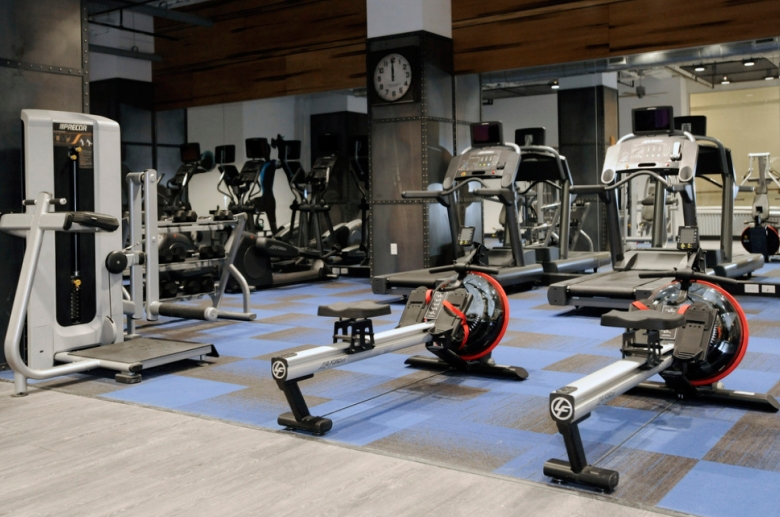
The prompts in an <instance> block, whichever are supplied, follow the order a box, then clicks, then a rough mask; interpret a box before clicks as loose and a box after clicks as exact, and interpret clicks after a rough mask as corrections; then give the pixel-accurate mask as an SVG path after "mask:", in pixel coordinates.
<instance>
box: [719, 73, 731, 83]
mask: <svg viewBox="0 0 780 517" xmlns="http://www.w3.org/2000/svg"><path fill="white" fill-rule="evenodd" d="M729 83H731V81H729V78H728V76H726V75H724V76H723V80H722V81H721V82H720V84H729Z"/></svg>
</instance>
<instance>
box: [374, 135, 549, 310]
mask: <svg viewBox="0 0 780 517" xmlns="http://www.w3.org/2000/svg"><path fill="white" fill-rule="evenodd" d="M470 129H471V147H469V148H467V149H465V150H464V151H463V152H462V153H461V154H460V155H459V156H457V157H454V158H453V159H452V161H450V164H449V167H448V168H447V174H446V175H445V177H444V181H443V182H442V189H441V190H420V191H406V192H403V193H402V197H403V198H405V199H411V198H416V199H425V198H428V199H436V200H437V201H438V202H439V203H441V204H442V205H443V206H444V207H446V209H447V217H448V220H449V228H450V237H451V239H452V244H453V247H454V251H455V256H456V257H459V258H458V259H457V260H456V261H455V262H456V263H460V262H462V261H463V260H465V257H466V253H465V252H464V248H466V247H470V246H471V245H472V242H471V241H472V239H471V238H470V237H471V236H473V233H474V230H475V229H474V228H473V227H469V226H463V227H461V226H462V225H461V224H460V220H459V216H458V204H457V200H456V194H458V193H459V191H461V190H464V189H468V186H469V185H471V184H472V183H478V184H480V185H481V188H477V189H475V190H473V191H471V192H468V195H472V196H476V197H481V198H485V199H487V198H493V199H497V200H499V201H500V202H501V203H502V204H503V205H504V206H505V207H506V218H507V234H508V239H506V241H508V242H507V243H506V244H508V245H506V244H505V245H504V246H503V247H496V248H490V249H487V248H486V249H485V251H484V253H483V256H482V257H481V259H480V263H481V265H484V266H488V267H491V268H495V269H497V270H498V272H497V273H495V274H491V276H492V277H493V278H495V279H496V280H497V281H498V282H499V283H500V284H501V286H502V287H504V288H519V287H520V286H530V285H533V284H536V283H538V282H539V281H541V280H542V277H543V275H544V267H543V266H542V265H541V264H537V263H536V252H534V251H531V250H524V249H523V242H522V239H521V237H520V227H519V225H518V222H517V206H518V205H517V200H518V193H517V189H516V182H517V181H518V179H517V174H518V171H519V169H520V163H521V160H522V159H523V158H522V155H521V153H520V148H519V147H518V146H517V145H516V144H513V143H504V142H503V128H502V126H501V122H478V123H474V124H471V128H470ZM485 179H500V180H501V183H500V186H499V188H489V187H488V185H487V184H485V183H484V180H485ZM457 274H458V273H457V272H456V271H455V269H454V267H453V266H452V265H449V266H440V267H434V268H428V269H418V270H414V271H406V272H400V273H391V274H387V275H381V276H375V277H373V278H372V279H371V288H372V290H373V292H374V294H400V295H404V296H406V295H408V294H409V293H411V292H412V290H414V289H417V288H418V287H423V286H425V287H429V288H431V289H432V288H434V287H436V286H438V285H439V284H440V283H442V282H443V281H445V280H449V279H452V278H454V277H456V276H457Z"/></svg>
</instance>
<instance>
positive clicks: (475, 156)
mask: <svg viewBox="0 0 780 517" xmlns="http://www.w3.org/2000/svg"><path fill="white" fill-rule="evenodd" d="M519 165H520V155H519V154H518V153H517V151H515V150H514V149H511V148H508V147H504V146H501V147H498V146H496V147H480V148H472V149H469V150H468V151H466V152H465V153H463V154H461V155H460V156H457V157H456V158H455V159H454V160H452V161H451V162H450V168H449V170H448V171H447V175H448V176H451V177H453V179H454V180H456V181H457V180H465V179H468V178H472V177H478V178H484V177H486V178H503V177H504V175H507V176H508V177H509V181H508V183H507V184H506V185H504V182H503V181H502V182H501V183H502V186H507V185H509V184H511V182H512V181H513V180H514V177H515V175H516V174H517V167H518V166H519ZM453 168H454V170H453Z"/></svg>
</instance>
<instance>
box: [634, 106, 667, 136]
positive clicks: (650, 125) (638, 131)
mask: <svg viewBox="0 0 780 517" xmlns="http://www.w3.org/2000/svg"><path fill="white" fill-rule="evenodd" d="M633 118H634V121H633V122H634V127H633V129H634V134H635V135H642V134H657V133H671V132H672V131H674V113H673V112H672V107H671V106H659V107H657V108H637V109H635V110H634V111H633Z"/></svg>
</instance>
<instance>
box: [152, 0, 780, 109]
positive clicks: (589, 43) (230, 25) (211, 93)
mask: <svg viewBox="0 0 780 517" xmlns="http://www.w3.org/2000/svg"><path fill="white" fill-rule="evenodd" d="M387 1H391V0H387ZM184 10H185V11H187V12H191V13H194V14H199V15H201V16H207V17H209V18H211V19H212V20H214V26H213V27H211V28H202V27H195V26H191V25H185V24H181V23H176V22H171V21H166V20H160V19H156V20H155V24H156V30H157V31H158V32H159V33H160V34H162V35H166V36H170V37H174V38H177V41H169V40H166V39H162V38H157V39H156V42H155V44H156V52H158V53H159V54H161V55H162V56H163V61H162V62H161V63H155V64H154V69H153V70H154V76H153V77H154V83H155V102H156V104H157V106H158V107H159V108H174V107H186V106H197V105H205V104H214V103H219V102H235V101H241V100H249V99H256V98H263V97H274V96H281V95H293V94H300V93H311V92H318V91H329V90H339V89H346V88H354V87H358V86H365V39H366V2H365V0H222V1H211V2H205V3H201V4H195V5H193V6H190V7H187V8H185V9H184ZM452 15H453V44H454V49H455V59H454V61H455V72H456V73H459V74H465V73H476V72H490V71H496V70H507V69H513V68H523V67H530V66H538V65H546V64H557V63H565V62H570V61H582V60H588V59H596V58H604V57H609V56H619V55H625V54H634V53H639V52H647V51H652V50H661V49H669V48H684V47H691V46H700V45H707V44H714V43H724V42H730V41H741V40H749V39H757V38H764V37H773V36H780V24H778V23H777V20H778V19H780V0H489V1H488V0H452Z"/></svg>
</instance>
